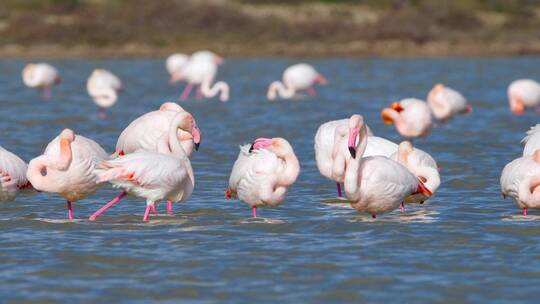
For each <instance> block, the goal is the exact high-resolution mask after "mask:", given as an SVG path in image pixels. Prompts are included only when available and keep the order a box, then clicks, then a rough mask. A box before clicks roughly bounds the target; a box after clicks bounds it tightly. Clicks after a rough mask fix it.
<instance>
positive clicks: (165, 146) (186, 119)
mask: <svg viewBox="0 0 540 304" xmlns="http://www.w3.org/2000/svg"><path fill="white" fill-rule="evenodd" d="M190 119H191V117H190V115H189V114H188V113H187V112H180V113H178V114H176V115H175V116H174V118H173V119H172V121H171V124H170V126H169V131H168V132H167V134H166V135H164V136H162V137H161V138H160V140H159V141H158V146H157V150H158V152H160V153H164V154H168V155H174V156H176V157H180V158H187V155H186V152H185V151H184V149H183V148H182V145H181V144H180V141H179V140H178V135H177V134H178V133H177V132H178V129H181V130H184V131H186V132H190V133H191V125H192V124H191V123H190Z"/></svg>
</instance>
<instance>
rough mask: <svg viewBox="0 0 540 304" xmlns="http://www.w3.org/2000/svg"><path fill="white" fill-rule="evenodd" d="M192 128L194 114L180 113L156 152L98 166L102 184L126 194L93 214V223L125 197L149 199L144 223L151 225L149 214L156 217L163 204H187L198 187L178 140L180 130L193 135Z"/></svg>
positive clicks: (132, 154) (118, 159)
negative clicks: (159, 205) (156, 210)
mask: <svg viewBox="0 0 540 304" xmlns="http://www.w3.org/2000/svg"><path fill="white" fill-rule="evenodd" d="M193 126H194V124H193V119H192V118H191V114H189V113H187V112H180V113H177V114H176V116H175V118H174V119H173V122H172V123H171V125H170V128H169V131H168V132H167V134H164V135H163V136H162V139H161V140H160V141H159V143H158V147H157V151H143V150H139V151H137V152H134V153H131V154H127V155H124V156H122V157H118V158H115V159H113V160H109V161H105V162H102V163H100V164H98V165H97V166H96V169H95V173H96V175H97V176H98V178H99V181H100V182H104V181H109V182H110V183H112V184H113V186H114V187H115V188H120V189H123V190H124V192H123V193H122V194H120V195H119V196H118V197H117V198H115V199H113V200H112V201H110V202H109V203H107V204H106V205H104V206H103V207H101V208H100V209H99V210H98V211H96V212H95V213H94V214H92V216H90V220H95V219H97V218H98V217H99V216H100V215H101V214H102V213H103V212H105V210H107V209H109V208H110V207H112V206H114V205H115V204H116V203H118V202H119V201H120V200H121V199H122V198H123V197H124V196H125V195H126V194H132V195H135V196H138V197H142V198H145V199H146V211H145V213H144V217H143V221H148V219H149V214H150V211H152V212H154V213H155V204H157V202H158V201H160V200H163V199H166V200H168V201H172V202H180V201H185V200H187V199H188V198H189V197H190V196H191V193H192V192H193V188H194V187H195V177H194V175H193V169H192V167H191V162H190V161H189V158H188V155H187V154H186V153H185V151H184V149H183V148H182V145H181V144H180V142H179V141H178V139H177V129H178V128H181V129H183V130H185V131H187V132H189V133H193Z"/></svg>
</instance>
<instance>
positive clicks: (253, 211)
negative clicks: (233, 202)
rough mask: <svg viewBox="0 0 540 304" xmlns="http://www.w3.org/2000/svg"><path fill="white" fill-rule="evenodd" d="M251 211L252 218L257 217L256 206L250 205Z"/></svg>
mask: <svg viewBox="0 0 540 304" xmlns="http://www.w3.org/2000/svg"><path fill="white" fill-rule="evenodd" d="M251 211H252V213H253V218H257V206H253V207H251Z"/></svg>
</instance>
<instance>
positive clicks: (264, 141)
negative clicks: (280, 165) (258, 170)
mask: <svg viewBox="0 0 540 304" xmlns="http://www.w3.org/2000/svg"><path fill="white" fill-rule="evenodd" d="M271 145H272V139H271V138H257V139H256V140H255V141H254V142H253V143H252V144H251V147H250V148H249V153H251V151H253V150H256V149H263V148H266V147H269V146H271Z"/></svg>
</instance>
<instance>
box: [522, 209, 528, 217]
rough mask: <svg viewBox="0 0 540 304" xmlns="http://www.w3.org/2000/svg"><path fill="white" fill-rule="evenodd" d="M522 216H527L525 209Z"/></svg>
mask: <svg viewBox="0 0 540 304" xmlns="http://www.w3.org/2000/svg"><path fill="white" fill-rule="evenodd" d="M523 216H527V208H523Z"/></svg>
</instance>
